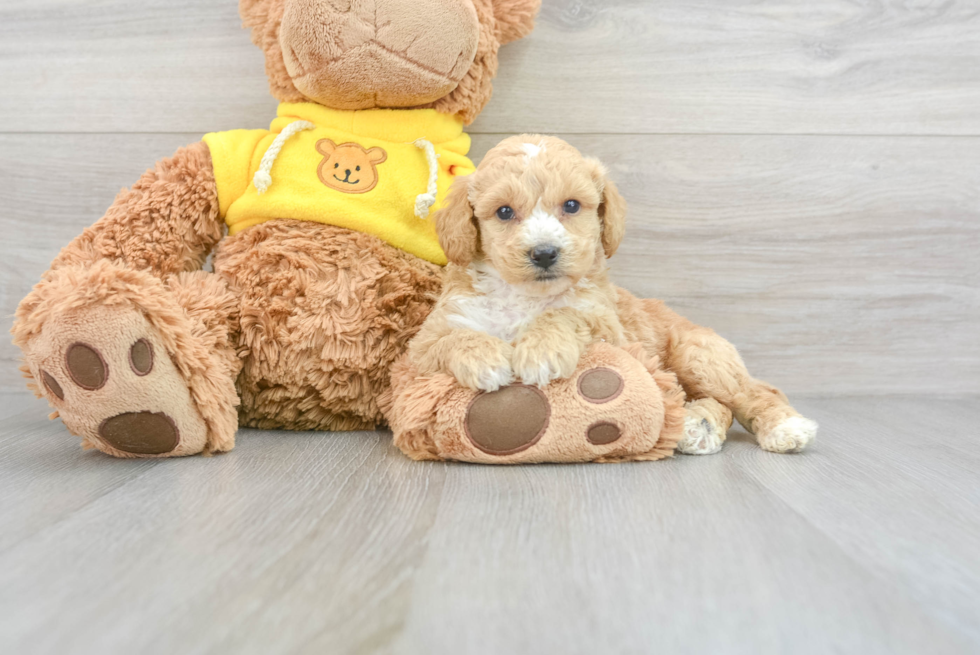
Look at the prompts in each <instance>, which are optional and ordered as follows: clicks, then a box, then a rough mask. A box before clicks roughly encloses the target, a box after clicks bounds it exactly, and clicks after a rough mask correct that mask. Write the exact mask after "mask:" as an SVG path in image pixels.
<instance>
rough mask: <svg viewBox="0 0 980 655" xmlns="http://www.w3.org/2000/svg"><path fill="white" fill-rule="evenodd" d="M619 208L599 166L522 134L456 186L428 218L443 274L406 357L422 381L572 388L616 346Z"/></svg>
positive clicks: (622, 207)
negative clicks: (589, 364)
mask: <svg viewBox="0 0 980 655" xmlns="http://www.w3.org/2000/svg"><path fill="white" fill-rule="evenodd" d="M625 217H626V203H625V201H624V200H623V198H622V196H620V194H619V192H618V191H617V190H616V187H615V185H614V184H613V183H612V182H610V181H609V180H608V179H607V177H606V171H605V169H604V168H603V166H602V165H601V164H600V163H599V162H597V161H595V160H593V159H587V158H585V157H583V156H582V155H581V154H580V153H579V152H578V150H576V149H575V148H573V147H572V146H570V145H569V144H567V143H565V142H564V141H562V140H561V139H557V138H554V137H545V136H536V135H523V136H517V137H512V138H509V139H506V140H505V141H503V142H501V143H500V144H499V145H498V146H496V147H495V148H493V149H492V150H491V151H490V152H489V153H487V155H486V157H485V158H484V159H483V162H482V163H481V164H480V166H479V167H478V168H477V170H476V172H475V173H474V174H473V175H471V176H468V177H463V178H459V179H457V180H456V181H455V182H454V183H453V187H452V189H451V190H450V192H449V195H448V198H447V201H446V204H445V206H444V207H443V208H442V209H441V210H439V212H438V213H437V214H436V216H435V221H436V229H437V231H438V233H439V242H440V243H441V245H442V248H443V250H445V252H446V256H447V257H448V259H449V261H450V264H449V266H448V267H447V268H446V272H445V278H444V286H443V290H442V296H441V297H440V299H439V301H438V303H437V304H436V306H435V308H434V309H433V311H432V313H431V314H430V315H429V318H428V319H427V320H426V322H425V324H424V325H423V326H422V328H421V330H420V331H419V333H418V335H417V336H416V337H415V339H414V340H413V341H412V343H411V344H410V346H409V356H410V357H411V359H412V362H413V363H414V365H415V366H416V368H417V369H418V372H419V375H422V376H426V375H432V374H434V373H448V374H450V375H452V376H453V377H455V378H456V379H457V380H458V381H459V382H460V384H462V385H464V386H466V387H469V388H472V389H477V390H481V391H495V390H497V389H499V388H500V387H502V386H505V385H507V384H510V383H512V382H515V381H521V382H523V383H525V384H529V385H534V386H538V387H544V386H546V385H547V384H548V383H549V382H551V381H552V380H555V379H558V378H564V377H569V376H571V375H572V373H574V371H575V368H576V366H577V364H578V362H579V359H580V358H581V357H582V355H583V354H584V352H585V350H586V349H587V348H588V346H589V345H591V344H592V343H595V342H596V341H607V342H609V343H611V344H613V345H617V346H618V345H622V344H623V342H624V336H623V327H622V325H621V324H620V321H619V318H618V317H617V313H616V292H615V290H614V288H613V286H612V284H611V283H610V281H609V276H608V271H607V266H606V258H607V257H610V256H612V254H613V253H614V252H616V249H617V248H618V247H619V243H620V241H621V240H622V238H623V233H624V230H625Z"/></svg>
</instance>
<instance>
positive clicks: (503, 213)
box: [497, 206, 514, 221]
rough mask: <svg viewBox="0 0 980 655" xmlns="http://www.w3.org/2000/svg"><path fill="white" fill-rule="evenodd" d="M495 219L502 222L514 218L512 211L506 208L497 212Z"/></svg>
mask: <svg viewBox="0 0 980 655" xmlns="http://www.w3.org/2000/svg"><path fill="white" fill-rule="evenodd" d="M497 218H499V219H500V220H502V221H509V220H510V219H512V218H514V210H513V209H511V208H510V207H507V206H504V207H501V208H500V209H498V210H497Z"/></svg>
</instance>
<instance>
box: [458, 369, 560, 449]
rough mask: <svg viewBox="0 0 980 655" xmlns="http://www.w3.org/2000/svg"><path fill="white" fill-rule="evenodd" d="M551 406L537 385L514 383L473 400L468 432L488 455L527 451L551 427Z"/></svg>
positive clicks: (469, 414)
mask: <svg viewBox="0 0 980 655" xmlns="http://www.w3.org/2000/svg"><path fill="white" fill-rule="evenodd" d="M550 419H551V407H550V405H549V404H548V400H547V399H546V398H545V395H544V393H542V392H541V391H540V390H539V389H537V388H535V387H529V386H524V385H514V386H509V387H503V388H502V389H500V390H499V391H494V392H491V393H483V394H480V395H478V396H477V397H476V398H474V399H473V402H472V404H471V405H470V408H469V411H468V412H467V415H466V434H467V436H468V437H469V438H470V441H472V442H473V445H474V446H476V447H477V448H479V449H480V450H482V451H483V452H485V453H487V454H488V455H500V456H502V455H513V454H514V453H519V452H521V451H523V450H527V449H528V448H530V447H531V446H533V445H534V444H536V443H537V442H538V440H539V439H541V436H542V435H543V434H544V433H545V431H546V430H547V429H548V423H549V421H550Z"/></svg>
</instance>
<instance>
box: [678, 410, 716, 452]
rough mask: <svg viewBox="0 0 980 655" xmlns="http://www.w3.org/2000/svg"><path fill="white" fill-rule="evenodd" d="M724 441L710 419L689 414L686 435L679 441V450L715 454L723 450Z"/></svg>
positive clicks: (685, 428) (686, 419) (685, 420)
mask: <svg viewBox="0 0 980 655" xmlns="http://www.w3.org/2000/svg"><path fill="white" fill-rule="evenodd" d="M724 441H725V440H724V438H723V437H722V435H720V434H718V430H717V429H715V426H714V425H712V424H711V422H710V421H708V419H706V418H700V417H698V416H688V417H687V418H685V419H684V436H683V437H681V440H680V441H678V442H677V450H679V451H680V452H682V453H684V454H685V455H713V454H715V453H717V452H718V451H720V450H721V444H722V443H724Z"/></svg>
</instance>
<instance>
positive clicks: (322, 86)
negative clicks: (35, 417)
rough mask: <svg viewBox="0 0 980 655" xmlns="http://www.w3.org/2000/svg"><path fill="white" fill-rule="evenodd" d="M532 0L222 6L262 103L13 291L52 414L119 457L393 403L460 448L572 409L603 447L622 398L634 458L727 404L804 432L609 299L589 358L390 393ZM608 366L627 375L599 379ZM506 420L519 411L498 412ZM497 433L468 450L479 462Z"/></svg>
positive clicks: (120, 203) (709, 356)
mask: <svg viewBox="0 0 980 655" xmlns="http://www.w3.org/2000/svg"><path fill="white" fill-rule="evenodd" d="M539 3H540V0H374V1H373V2H357V1H350V0H349V1H347V2H340V1H338V0H240V13H241V16H242V19H243V21H244V24H245V26H246V27H248V28H250V29H251V35H252V40H253V42H254V43H255V44H256V45H258V46H259V47H260V48H261V49H262V51H263V52H264V54H265V59H266V72H267V75H268V78H269V83H270V89H271V92H272V94H273V95H274V96H275V97H276V99H277V100H279V101H280V102H281V104H280V106H279V109H278V111H277V116H276V117H275V119H274V120H272V122H271V125H270V128H269V129H267V130H232V131H226V132H218V133H212V134H208V135H206V136H204V138H203V139H202V141H200V142H198V143H195V144H192V145H190V146H188V147H185V148H182V149H180V150H178V151H177V152H176V153H175V154H174V155H173V156H172V157H170V158H167V159H164V160H161V161H160V162H158V163H157V164H156V165H155V166H154V167H153V168H152V169H151V170H149V171H147V172H146V173H145V174H144V175H143V176H142V177H141V178H140V179H139V180H138V181H137V182H136V183H135V184H134V185H133V186H132V187H131V188H129V189H126V190H124V191H122V192H120V194H119V195H118V196H117V198H116V199H115V202H114V203H113V204H112V206H111V207H110V208H109V210H108V211H107V212H106V214H105V215H104V216H103V217H102V218H101V219H100V220H99V221H97V222H96V223H95V224H94V225H92V226H91V227H89V228H87V229H86V230H84V231H83V232H82V234H81V235H80V236H79V237H77V238H76V239H74V240H73V241H72V242H71V243H70V244H68V245H67V246H66V247H65V248H64V249H63V250H62V251H61V253H59V255H58V256H57V257H56V258H55V260H54V261H53V262H52V264H51V266H50V268H49V270H48V271H47V272H46V273H45V274H44V275H43V276H42V278H41V281H40V282H39V283H38V284H37V285H36V286H35V287H34V289H33V290H32V291H31V293H30V294H29V295H28V296H27V297H26V298H25V299H24V300H23V301H22V302H21V303H20V305H19V307H18V309H17V312H16V318H15V322H14V326H13V328H12V334H13V338H14V343H15V344H16V345H18V346H19V347H20V348H21V350H22V352H23V354H24V363H23V366H22V371H23V372H24V375H25V377H26V378H27V379H28V386H29V387H31V388H32V389H33V390H34V391H35V393H37V394H38V395H39V396H43V397H45V398H46V399H47V400H48V401H49V402H50V404H51V405H52V406H53V408H54V409H55V412H54V413H53V414H52V417H58V416H60V418H61V419H62V421H63V422H64V424H65V425H66V426H67V428H68V429H69V431H71V432H72V433H73V434H75V435H77V436H79V437H80V438H81V440H82V445H83V447H85V448H95V449H98V450H99V451H101V452H103V453H106V454H108V455H111V456H115V457H124V458H132V457H177V456H186V455H195V454H205V455H207V454H213V453H219V452H225V451H229V450H231V449H232V448H233V447H234V444H235V435H236V432H237V430H238V427H239V426H248V427H255V428H262V429H275V428H281V429H291V430H322V431H336V430H359V429H373V428H376V427H377V426H380V425H384V424H386V423H391V422H395V423H398V425H402V426H404V425H405V419H406V418H412V419H413V420H415V421H417V422H420V425H421V424H426V423H427V422H428V421H431V420H436V418H438V420H441V421H443V420H444V421H450V422H452V421H455V422H456V423H457V424H456V425H441V428H440V430H442V431H443V432H445V433H446V434H449V433H452V434H456V435H459V434H462V433H464V432H465V433H466V434H467V435H468V438H470V440H471V445H473V444H475V445H476V446H477V447H478V448H477V450H480V448H479V447H480V443H481V439H483V440H484V441H486V440H489V441H493V440H494V439H501V438H503V439H504V440H505V441H506V440H507V439H516V441H517V442H520V443H519V444H518V446H517V447H519V448H524V447H525V445H526V443H527V442H528V441H529V439H531V437H529V436H528V434H530V432H533V431H534V429H537V428H535V425H537V423H535V421H537V422H539V423H540V422H541V420H543V419H542V418H541V417H542V416H545V415H547V416H549V417H555V420H554V421H552V426H553V428H554V429H560V426H561V425H562V422H561V420H558V419H559V418H561V416H559V414H562V413H563V412H564V411H565V410H564V409H562V408H566V409H567V408H570V407H571V406H572V405H571V403H575V404H576V405H575V406H576V407H577V409H575V410H574V411H573V410H571V409H568V412H570V414H569V416H571V417H573V418H574V420H576V421H579V422H587V423H588V424H589V425H592V426H593V427H594V428H596V429H595V430H591V429H590V432H589V435H590V437H589V438H592V439H594V440H595V442H596V443H598V444H600V445H601V444H602V443H603V442H606V443H607V444H608V443H611V442H610V441H609V440H610V439H612V436H614V435H612V429H611V428H610V427H609V425H607V424H610V423H611V422H613V421H612V419H610V420H606V421H602V420H600V421H598V422H596V421H595V420H594V419H595V418H596V417H597V416H600V414H602V412H606V413H607V414H609V413H610V412H612V413H611V414H609V416H612V417H614V418H615V417H617V416H618V417H620V419H622V418H623V417H625V416H626V413H628V412H630V411H633V412H635V413H636V415H635V418H636V419H637V420H636V421H634V423H635V425H634V426H633V428H632V430H633V432H632V433H631V434H633V435H634V436H633V437H631V439H632V441H631V442H630V443H632V444H633V446H630V448H632V451H631V452H633V454H635V453H636V452H639V451H642V450H644V449H645V450H646V452H648V453H649V458H659V457H662V456H666V455H668V454H670V453H671V452H672V451H673V450H674V447H675V445H676V446H677V447H678V448H680V449H681V450H682V451H684V452H691V453H708V452H716V451H717V449H718V448H720V444H721V442H722V441H723V440H724V437H725V431H726V430H727V428H728V427H729V425H730V424H731V421H732V416H733V414H734V416H735V417H736V418H738V420H739V421H741V422H742V424H743V425H745V426H746V427H747V428H748V429H749V430H751V431H753V432H754V433H756V436H757V438H758V439H759V442H760V444H761V445H762V446H763V447H765V448H767V449H769V450H774V451H779V452H786V451H792V450H799V449H800V448H802V447H804V446H805V445H806V443H807V442H808V441H809V440H810V439H811V438H812V436H813V434H815V430H816V426H815V424H811V422H808V421H807V420H806V419H804V418H803V417H801V416H799V414H798V413H797V412H796V411H795V410H793V408H792V407H791V406H790V405H789V403H788V402H787V401H786V399H785V396H783V395H782V394H781V393H780V392H779V391H778V390H776V389H775V388H773V387H771V386H769V385H766V384H765V383H762V382H759V381H756V380H754V379H753V378H751V376H749V375H748V372H747V371H746V370H745V367H744V365H743V364H742V363H741V360H740V359H739V358H738V355H737V353H736V352H735V350H734V348H733V347H732V346H731V345H730V344H728V343H727V342H725V341H724V340H722V339H721V338H720V337H718V336H717V335H715V334H714V333H713V332H711V331H710V330H707V329H704V328H696V329H695V327H691V326H689V324H687V323H686V322H684V321H683V319H681V318H680V317H676V315H673V314H672V313H670V312H669V310H667V309H666V308H665V307H664V306H663V305H662V304H661V303H658V302H656V301H643V300H638V299H635V298H632V297H631V296H629V295H628V294H625V292H624V295H623V296H622V299H621V302H620V305H621V310H623V311H625V312H626V313H627V318H626V319H624V325H625V326H626V328H627V331H628V333H629V335H630V336H631V338H632V339H633V341H634V342H635V344H636V347H634V348H632V349H625V350H624V349H607V348H597V349H596V350H595V351H594V352H590V354H589V356H588V357H586V358H585V361H583V362H582V366H581V367H580V370H579V371H578V373H577V375H576V377H575V382H574V383H573V382H572V381H563V382H561V383H556V384H555V385H554V388H551V387H549V388H548V389H545V390H538V391H529V390H527V389H526V388H524V387H521V388H519V389H517V390H511V391H507V390H503V393H504V395H503V396H494V397H492V398H483V399H482V400H481V399H471V398H463V397H459V398H456V400H457V401H458V402H457V403H456V404H451V403H450V404H447V405H446V409H447V412H448V410H449V409H451V408H452V407H455V408H456V409H455V410H453V411H455V412H456V413H455V414H453V413H452V412H448V413H444V414H441V415H439V416H438V417H437V416H436V413H435V412H431V413H430V415H421V414H419V413H418V410H419V408H420V407H423V406H424V404H423V405H420V404H419V403H417V402H414V400H413V399H415V400H418V399H420V398H421V397H422V396H425V393H424V392H419V391H418V389H416V393H415V395H412V393H410V391H409V390H408V389H407V388H406V384H407V385H408V386H411V384H410V382H411V381H408V382H406V375H409V374H410V372H409V371H406V370H405V369H404V366H402V365H401V362H402V359H401V358H402V355H403V354H404V352H405V349H406V345H407V343H408V342H409V341H410V340H411V339H412V337H413V336H414V335H415V334H416V333H417V332H418V329H419V327H420V325H421V324H422V322H423V321H424V320H425V318H426V316H427V315H428V314H429V312H430V310H431V308H432V305H433V303H434V302H435V299H436V297H437V296H438V294H439V289H440V286H441V270H442V266H443V265H445V264H446V263H447V258H446V255H445V253H444V252H443V250H442V248H441V247H440V245H439V240H438V238H437V235H436V233H435V227H434V224H433V221H432V220H431V215H432V213H433V212H435V211H437V210H438V209H440V207H441V205H442V203H443V202H444V200H445V197H446V194H447V193H448V190H449V188H450V186H451V185H452V183H453V181H454V180H456V179H459V178H462V177H464V176H467V175H469V174H471V173H473V171H474V170H475V169H474V166H473V164H472V162H471V161H470V160H469V158H468V157H467V154H468V151H469V146H470V140H469V137H468V136H467V135H466V133H465V132H464V126H465V125H468V124H469V123H471V122H472V121H473V120H474V119H475V118H476V117H477V115H478V114H479V113H480V111H481V110H482V109H483V108H484V106H485V105H486V104H487V102H488V101H489V99H490V96H491V92H492V84H491V81H492V79H493V78H494V76H495V74H496V72H497V53H498V49H499V48H500V46H501V45H504V44H507V43H509V42H512V41H514V40H517V39H519V38H522V37H524V36H526V35H528V34H529V33H530V32H531V30H532V29H533V24H534V18H535V15H536V13H537V10H538V5H539ZM209 256H210V257H212V258H213V261H212V264H211V266H212V269H213V272H211V271H207V270H204V269H205V266H206V261H207V260H208V258H209ZM651 317H653V318H651ZM650 353H658V356H651V355H650ZM719 362H721V363H720V364H719ZM661 368H663V369H666V371H663V370H661ZM593 370H603V371H610V372H611V373H612V376H609V375H605V376H596V375H594V374H593V375H586V373H590V372H591V371H593ZM393 376H394V378H395V379H396V381H398V380H400V381H402V382H403V383H404V384H402V385H401V386H399V387H398V390H394V389H393V387H392V379H393ZM583 381H584V382H583ZM423 382H426V381H423ZM613 382H615V383H616V385H619V384H625V385H626V387H627V389H626V391H625V392H624V393H622V394H620V393H617V394H609V395H608V396H606V395H604V394H606V393H607V392H609V391H610V389H609V387H610V384H611V383H613ZM440 383H443V384H448V383H447V381H441V382H440ZM634 387H635V388H634ZM681 389H682V390H683V392H681ZM644 390H646V391H644ZM646 392H649V393H648V395H646V396H644V393H646ZM420 394H421V395H420ZM589 394H598V396H596V397H597V398H598V397H599V396H602V397H601V398H599V400H598V401H595V402H593V400H594V399H590V398H589ZM613 395H615V398H614V397H613ZM654 396H655V397H656V401H655V402H654V401H651V400H650V398H651V397H654ZM583 398H584V399H585V401H587V402H586V403H585V404H583V403H582V402H581V401H582V400H583ZM629 398H633V399H634V400H635V401H636V402H633V404H632V405H629V404H624V403H626V400H627V399H629ZM617 403H618V404H617ZM600 407H601V408H602V409H601V411H600V410H598V409H596V408H600ZM553 408H554V409H555V410H556V412H557V414H556V412H553V411H551V410H552V409H553ZM637 408H639V409H637ZM410 410H411V411H410ZM614 410H615V411H614ZM413 412H414V413H413ZM507 413H509V414H511V417H510V418H511V419H513V418H514V417H516V418H517V419H519V421H520V420H526V421H525V422H526V423H527V424H526V425H525V424H520V425H514V426H512V427H511V428H508V427H507V425H504V428H505V429H503V431H501V430H500V429H497V428H500V425H501V423H500V422H501V421H502V420H504V419H505V418H507V417H503V416H502V415H503V414H507ZM630 416H633V415H632V414H631V415H630ZM600 418H601V417H600ZM640 419H643V420H640ZM399 421H400V422H399ZM644 421H646V422H644ZM621 422H622V421H621ZM627 422H628V421H627ZM505 423H506V421H505ZM555 426H558V427H555ZM423 427H424V426H423ZM613 427H615V426H613ZM627 427H628V426H627ZM627 431H629V430H627ZM540 432H541V430H538V433H540ZM643 432H647V433H649V434H647V435H646V436H645V437H642V436H640V435H641V433H643ZM413 434H415V435H422V437H420V438H422V442H419V443H418V449H417V451H418V452H417V453H416V454H418V455H419V458H424V457H423V456H422V455H424V454H425V453H428V455H430V456H431V457H439V456H441V455H445V454H446V453H441V454H440V453H439V452H436V451H434V450H433V446H432V444H431V440H430V437H431V436H432V433H431V432H430V431H428V430H427V429H420V430H415V431H414V432H413V431H412V430H411V429H408V430H401V431H399V435H401V437H403V438H402V439H401V440H400V441H399V445H402V446H403V449H405V450H406V452H409V451H411V448H410V447H407V446H405V445H404V443H405V439H411V438H412V435H413ZM481 435H482V436H481ZM515 435H516V436H515ZM532 436H533V435H532ZM534 438H538V437H534ZM575 438H578V435H576V437H575ZM474 439H475V441H474ZM627 441H629V439H627ZM641 442H642V443H641ZM542 443H544V442H542ZM521 444H524V445H521ZM498 446H499V444H498V445H494V444H492V443H491V444H490V445H489V446H487V445H486V444H484V445H483V447H482V450H480V452H481V453H483V455H486V456H490V461H497V460H494V459H493V457H492V453H493V452H497V453H504V452H505V451H506V448H505V449H504V450H501V449H500V447H498ZM423 451H424V452H423ZM603 452H606V451H603ZM549 453H550V454H548V455H547V456H548V457H550V458H552V459H555V460H561V459H563V458H565V459H568V460H570V461H571V460H580V459H583V456H582V453H581V452H577V453H576V454H575V455H574V456H567V454H563V453H564V451H562V449H560V448H559V449H558V450H554V451H549ZM449 456H450V457H452V455H451V454H449ZM431 457H430V458H431ZM460 458H462V459H465V458H466V457H465V456H464V457H460ZM593 459H601V457H600V456H596V457H593ZM608 459H616V455H615V454H613V455H609V457H608Z"/></svg>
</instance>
